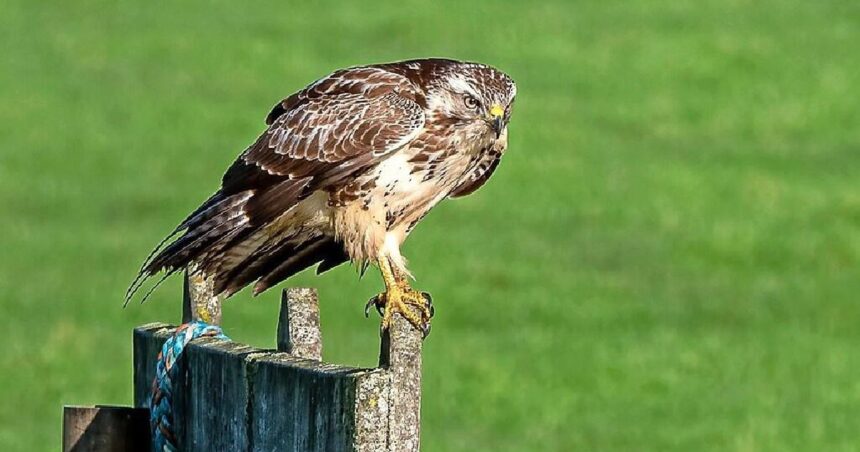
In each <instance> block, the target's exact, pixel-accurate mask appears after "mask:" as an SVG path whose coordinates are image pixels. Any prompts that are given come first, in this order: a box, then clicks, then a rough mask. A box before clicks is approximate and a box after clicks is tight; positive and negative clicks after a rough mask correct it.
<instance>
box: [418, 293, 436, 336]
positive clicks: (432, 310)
mask: <svg viewBox="0 0 860 452" xmlns="http://www.w3.org/2000/svg"><path fill="white" fill-rule="evenodd" d="M421 296H422V297H424V301H425V302H427V309H428V310H429V311H430V317H431V318H432V317H433V316H434V315H436V308H435V307H434V306H433V297H432V296H431V295H430V294H429V293H428V292H421ZM427 332H428V334H429V332H430V328H427ZM425 337H426V335H425Z"/></svg>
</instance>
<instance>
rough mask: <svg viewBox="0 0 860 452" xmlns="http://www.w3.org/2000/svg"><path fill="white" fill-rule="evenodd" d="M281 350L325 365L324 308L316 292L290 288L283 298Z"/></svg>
mask: <svg viewBox="0 0 860 452" xmlns="http://www.w3.org/2000/svg"><path fill="white" fill-rule="evenodd" d="M277 343H278V350H279V351H282V352H287V353H289V354H291V355H293V356H296V357H299V358H305V359H312V360H316V361H322V333H321V332H320V307H319V298H318V296H317V291H316V289H309V288H289V289H285V290H284V292H283V293H282V294H281V314H280V317H279V319H278V340H277Z"/></svg>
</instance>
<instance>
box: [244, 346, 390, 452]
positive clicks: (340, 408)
mask: <svg viewBox="0 0 860 452" xmlns="http://www.w3.org/2000/svg"><path fill="white" fill-rule="evenodd" d="M252 369H253V370H252V371H251V372H250V374H251V375H252V378H251V388H252V394H253V399H252V400H251V404H250V406H251V426H252V437H253V447H252V449H251V450H253V451H271V450H301V451H329V450H337V451H349V450H360V451H371V450H383V449H381V448H378V447H377V448H372V447H371V448H367V447H358V446H356V440H357V429H356V427H355V425H356V423H355V419H356V414H357V412H358V404H357V403H356V402H357V398H356V397H357V390H358V388H359V387H360V382H361V381H363V380H364V379H365V378H366V375H369V374H373V373H378V372H380V371H377V370H365V369H356V368H352V367H346V366H339V365H334V364H324V363H321V362H318V361H313V360H306V359H301V358H297V357H294V356H291V355H289V354H286V353H272V354H267V355H257V356H255V357H254V359H253V360H252ZM377 427H378V426H377ZM365 436H367V435H365Z"/></svg>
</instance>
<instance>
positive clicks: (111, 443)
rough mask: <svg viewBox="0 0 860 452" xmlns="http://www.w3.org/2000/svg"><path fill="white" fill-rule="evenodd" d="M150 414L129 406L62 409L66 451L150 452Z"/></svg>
mask: <svg viewBox="0 0 860 452" xmlns="http://www.w3.org/2000/svg"><path fill="white" fill-rule="evenodd" d="M149 449H150V439H149V411H148V410H144V409H139V408H130V407H112V406H95V407H81V406H66V407H63V451H64V452H96V451H97V452H149Z"/></svg>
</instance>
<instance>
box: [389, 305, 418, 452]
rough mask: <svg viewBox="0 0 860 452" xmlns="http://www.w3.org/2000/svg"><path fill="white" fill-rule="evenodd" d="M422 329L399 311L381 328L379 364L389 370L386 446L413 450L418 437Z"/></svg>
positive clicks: (416, 449)
mask: <svg viewBox="0 0 860 452" xmlns="http://www.w3.org/2000/svg"><path fill="white" fill-rule="evenodd" d="M423 341H424V336H423V333H421V332H420V331H418V330H417V329H416V328H415V327H413V326H412V324H411V323H409V321H407V320H406V319H405V318H404V317H403V316H401V315H400V314H395V315H394V317H392V321H391V325H390V327H389V328H388V329H387V330H385V331H383V333H382V341H381V346H380V353H379V365H380V367H382V368H384V369H386V370H387V371H388V373H389V374H390V378H391V382H390V386H389V396H388V402H389V403H390V406H389V410H388V450H389V451H392V452H393V451H397V452H417V451H418V450H419V449H420V438H421V349H422V344H423Z"/></svg>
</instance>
